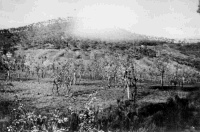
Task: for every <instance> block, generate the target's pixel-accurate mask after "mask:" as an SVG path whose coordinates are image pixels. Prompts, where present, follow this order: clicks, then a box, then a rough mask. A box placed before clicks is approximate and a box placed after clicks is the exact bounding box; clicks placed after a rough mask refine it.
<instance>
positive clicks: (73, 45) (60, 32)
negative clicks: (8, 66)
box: [0, 18, 200, 74]
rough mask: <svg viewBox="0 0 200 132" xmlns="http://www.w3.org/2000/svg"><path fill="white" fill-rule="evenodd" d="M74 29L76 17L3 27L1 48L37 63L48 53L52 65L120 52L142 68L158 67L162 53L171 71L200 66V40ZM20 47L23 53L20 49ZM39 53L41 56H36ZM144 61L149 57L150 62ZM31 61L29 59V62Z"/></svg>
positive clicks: (195, 69)
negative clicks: (177, 41)
mask: <svg viewBox="0 0 200 132" xmlns="http://www.w3.org/2000/svg"><path fill="white" fill-rule="evenodd" d="M74 28H75V27H74V19H73V18H67V19H65V18H59V19H53V20H49V21H45V22H40V23H35V24H31V25H27V26H24V27H19V28H12V29H5V30H1V31H0V32H1V35H0V37H1V40H0V43H1V49H2V50H4V52H6V51H7V50H11V51H12V52H13V53H14V52H15V53H16V54H19V53H20V54H21V52H24V54H25V55H26V56H27V54H29V56H31V57H34V58H35V63H36V62H38V59H40V58H41V57H44V56H47V62H48V63H49V64H52V63H53V62H54V61H60V60H61V62H63V59H64V60H67V59H69V58H70V59H75V60H76V59H78V60H80V59H82V60H85V61H88V60H90V61H92V60H93V58H92V56H98V54H99V55H100V58H102V59H105V58H106V56H113V55H115V54H118V55H119V56H127V55H129V56H131V57H133V59H135V60H137V63H138V67H144V68H143V69H142V70H144V69H145V68H146V69H147V68H148V69H151V70H152V69H155V67H156V66H155V64H154V62H155V61H156V60H157V59H158V56H159V55H161V56H162V57H166V58H168V59H169V69H170V71H174V70H173V68H174V67H175V65H180V67H186V69H187V67H188V68H189V69H192V71H196V72H198V71H197V70H199V69H200V63H199V62H200V58H199V57H200V56H199V51H200V50H199V49H200V47H199V43H194V44H174V43H172V42H171V40H170V39H165V38H155V37H150V36H145V35H140V34H135V33H131V32H128V31H126V30H123V29H108V30H107V31H106V32H103V31H100V32H96V33H95V34H91V36H90V35H88V34H85V36H84V35H80V34H79V33H74V31H76V30H75V29H74ZM79 35H80V36H79ZM99 36H100V38H101V39H99ZM169 42H170V43H169ZM141 45H143V47H142V46H141ZM141 47H142V48H141ZM56 49H57V50H56ZM58 49H63V50H61V51H60V50H58ZM19 50H20V51H21V52H18V51H19ZM96 52H97V53H96ZM35 54H37V56H34V55H35ZM48 56H49V57H48ZM48 58H51V59H48ZM52 58H54V59H52ZM98 59H99V58H98ZM144 60H148V63H146V62H145V61H144ZM47 62H45V65H47V64H48V63H47ZM29 63H30V62H28V60H27V64H29ZM149 63H152V65H149ZM170 67H171V68H170ZM151 70H150V71H151ZM150 71H149V72H150ZM149 74H150V73H149Z"/></svg>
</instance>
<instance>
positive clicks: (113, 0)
mask: <svg viewBox="0 0 200 132" xmlns="http://www.w3.org/2000/svg"><path fill="white" fill-rule="evenodd" d="M198 4H199V0H0V29H3V28H10V27H19V26H24V25H27V24H31V23H35V22H39V21H45V20H49V19H53V18H58V17H69V16H70V17H80V18H83V19H82V21H81V22H79V23H77V25H78V28H79V30H80V31H82V32H87V33H88V32H90V33H92V32H93V31H98V30H99V31H104V30H106V29H107V28H116V27H117V28H122V29H125V30H128V31H130V32H133V33H139V34H145V35H151V36H157V37H168V38H200V14H198V13H197V9H198Z"/></svg>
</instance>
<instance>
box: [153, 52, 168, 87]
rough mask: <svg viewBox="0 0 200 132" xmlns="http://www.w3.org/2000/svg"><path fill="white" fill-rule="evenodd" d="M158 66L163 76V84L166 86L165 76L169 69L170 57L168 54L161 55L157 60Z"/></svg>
mask: <svg viewBox="0 0 200 132" xmlns="http://www.w3.org/2000/svg"><path fill="white" fill-rule="evenodd" d="M155 65H156V68H157V69H158V72H159V75H160V76H161V86H162V87H163V86H164V77H165V73H166V71H167V66H168V58H167V57H166V56H159V57H158V58H157V59H156V61H155Z"/></svg>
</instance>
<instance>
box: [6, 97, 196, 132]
mask: <svg viewBox="0 0 200 132" xmlns="http://www.w3.org/2000/svg"><path fill="white" fill-rule="evenodd" d="M94 98H95V97H93V98H91V100H94ZM91 100H90V102H91ZM89 104H91V103H89ZM86 106H87V107H86V108H85V109H84V110H80V111H74V110H72V109H71V108H70V107H69V108H68V109H67V110H65V111H61V110H59V109H56V110H54V111H52V112H48V113H47V112H46V113H44V114H42V113H41V112H40V111H37V110H34V111H31V110H29V109H28V108H27V107H26V106H25V105H23V104H21V103H19V104H18V105H15V107H13V110H12V117H11V121H10V124H9V126H8V127H7V131H10V132H20V131H21V132H24V131H47V132H53V131H63V132H68V131H80V132H86V131H97V132H98V131H105V132H108V131H139V132H140V131H141V132H147V131H183V130H187V131H189V130H191V129H192V131H195V129H197V128H198V124H195V121H196V120H198V119H199V118H198V117H199V116H197V115H199V111H198V109H197V108H196V107H194V105H192V104H190V100H189V99H187V98H186V99H182V98H179V97H178V96H177V95H176V96H175V97H174V98H169V99H168V100H167V102H166V103H157V104H153V103H151V104H146V105H144V106H138V105H136V104H134V103H133V101H132V100H125V101H121V100H117V105H115V106H114V105H111V106H110V107H108V108H105V109H102V108H99V107H98V106H95V107H92V106H94V105H88V104H87V105H86ZM194 117H195V118H194Z"/></svg>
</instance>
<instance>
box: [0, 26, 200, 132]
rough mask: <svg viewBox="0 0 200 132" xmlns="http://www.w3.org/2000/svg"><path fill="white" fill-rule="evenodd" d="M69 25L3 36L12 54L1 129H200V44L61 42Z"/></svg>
mask: <svg viewBox="0 0 200 132" xmlns="http://www.w3.org/2000/svg"><path fill="white" fill-rule="evenodd" d="M65 26H66V23H61V25H59V24H58V23H57V24H52V25H49V26H47V27H45V26H44V27H42V28H39V29H38V28H37V27H32V28H28V30H27V31H21V32H19V33H14V34H10V33H8V34H6V35H5V36H0V37H1V38H3V39H1V41H0V43H1V42H2V44H3V46H2V47H3V49H4V52H5V53H6V52H7V51H8V50H9V51H11V52H12V53H13V57H12V58H7V57H6V56H5V55H1V64H0V68H1V74H0V75H1V77H0V78H1V82H0V84H1V85H0V99H1V101H0V130H1V131H9V130H10V131H12V132H18V131H22V132H24V131H49V132H54V131H63V132H65V131H80V132H82V131H135V132H147V131H198V130H200V122H199V120H200V118H199V117H200V116H199V115H200V112H199V110H200V107H199V93H200V92H199V86H200V85H199V79H200V73H199V69H200V67H199V64H198V63H199V59H200V58H199V55H198V52H197V50H199V47H198V45H196V44H191V45H181V44H168V43H165V42H157V41H148V40H144V41H119V42H110V41H102V40H89V39H81V38H75V37H72V36H65V37H64V38H63V39H61V36H62V35H63V33H64V31H63V27H65ZM7 35H11V36H10V37H7ZM8 40H9V42H11V40H13V41H12V42H13V43H8ZM16 45H17V46H18V47H17V48H16ZM14 47H15V48H14ZM186 49H188V50H186ZM193 51H194V52H193ZM192 56H193V57H192ZM8 74H9V75H10V76H6V75H8ZM53 87H54V88H53ZM129 88H130V89H129ZM132 93H133V94H132Z"/></svg>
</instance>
